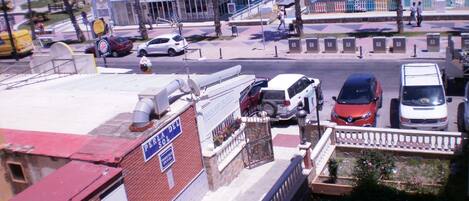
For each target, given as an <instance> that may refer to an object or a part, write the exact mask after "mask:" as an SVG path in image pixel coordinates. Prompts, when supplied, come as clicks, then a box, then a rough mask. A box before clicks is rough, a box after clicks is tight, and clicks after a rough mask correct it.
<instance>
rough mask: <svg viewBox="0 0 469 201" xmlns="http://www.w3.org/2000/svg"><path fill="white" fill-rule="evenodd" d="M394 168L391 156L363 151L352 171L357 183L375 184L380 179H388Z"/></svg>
mask: <svg viewBox="0 0 469 201" xmlns="http://www.w3.org/2000/svg"><path fill="white" fill-rule="evenodd" d="M395 167H396V164H395V159H394V157H393V156H392V155H390V154H387V153H384V152H382V151H378V150H366V149H365V150H363V151H362V152H361V154H360V156H359V157H358V159H357V161H356V163H355V167H354V169H353V176H355V177H356V178H357V179H358V183H361V182H364V183H377V182H378V180H380V179H390V178H391V176H392V173H393V169H394V168H395Z"/></svg>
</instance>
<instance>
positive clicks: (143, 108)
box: [129, 79, 190, 132]
mask: <svg viewBox="0 0 469 201" xmlns="http://www.w3.org/2000/svg"><path fill="white" fill-rule="evenodd" d="M178 89H179V90H181V92H183V93H188V92H190V88H189V86H188V85H187V83H186V82H185V81H184V80H183V79H175V80H173V81H172V82H170V83H169V84H168V85H166V86H165V87H164V88H149V89H146V90H145V91H143V92H141V93H140V94H139V95H138V97H139V101H138V102H137V104H136V105H135V109H134V112H133V118H132V125H130V127H129V129H130V131H133V132H142V131H145V130H146V129H148V128H150V127H151V126H152V125H153V124H152V122H151V121H150V115H151V114H152V113H155V114H156V115H157V116H161V115H163V114H164V113H165V112H166V111H167V110H168V109H169V105H170V104H169V97H168V96H169V95H170V94H172V93H173V92H175V91H177V90H178Z"/></svg>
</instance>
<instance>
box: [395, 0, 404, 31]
mask: <svg viewBox="0 0 469 201" xmlns="http://www.w3.org/2000/svg"><path fill="white" fill-rule="evenodd" d="M396 1H397V11H396V12H397V17H396V23H397V32H398V33H404V22H403V21H402V18H403V17H402V15H403V8H402V1H401V0H396Z"/></svg>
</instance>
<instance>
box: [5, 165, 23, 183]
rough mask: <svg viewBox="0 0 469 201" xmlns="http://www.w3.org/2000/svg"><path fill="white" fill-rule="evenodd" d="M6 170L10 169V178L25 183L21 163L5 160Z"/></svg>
mask: <svg viewBox="0 0 469 201" xmlns="http://www.w3.org/2000/svg"><path fill="white" fill-rule="evenodd" d="M7 165H8V170H9V171H10V176H11V180H13V181H15V182H21V183H26V177H25V176H24V171H23V166H22V165H21V163H14V162H7Z"/></svg>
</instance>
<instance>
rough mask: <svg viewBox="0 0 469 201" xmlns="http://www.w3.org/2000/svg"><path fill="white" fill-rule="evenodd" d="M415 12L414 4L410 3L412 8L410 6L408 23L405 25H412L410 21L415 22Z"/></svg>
mask: <svg viewBox="0 0 469 201" xmlns="http://www.w3.org/2000/svg"><path fill="white" fill-rule="evenodd" d="M416 12H417V8H416V7H415V2H412V6H410V18H409V23H408V24H407V25H412V21H415V22H417V20H416V18H415V13H416Z"/></svg>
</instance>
